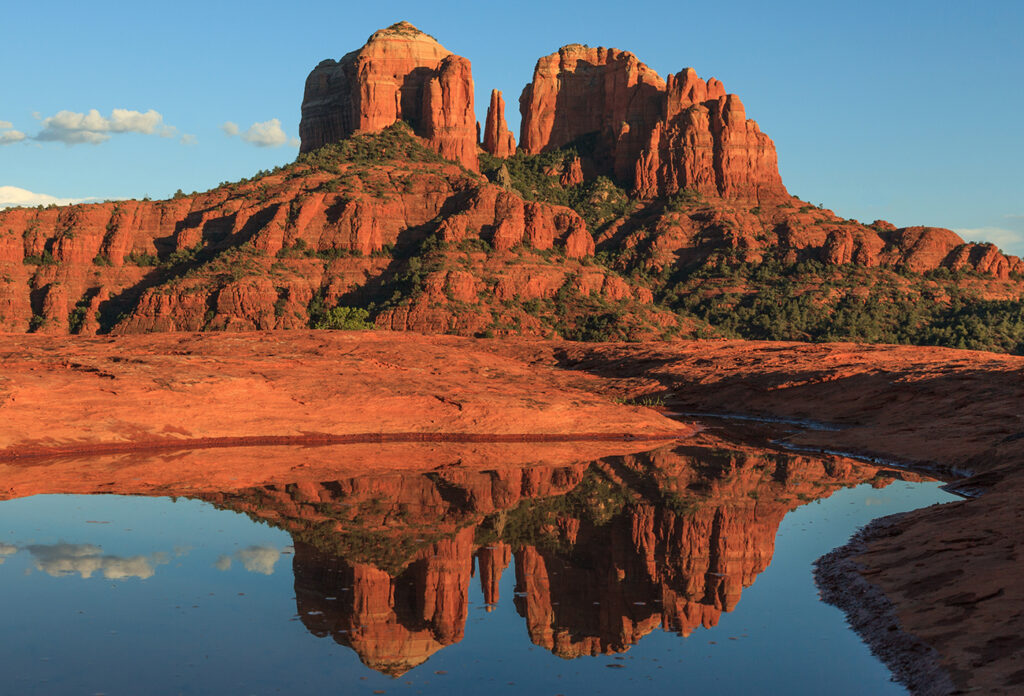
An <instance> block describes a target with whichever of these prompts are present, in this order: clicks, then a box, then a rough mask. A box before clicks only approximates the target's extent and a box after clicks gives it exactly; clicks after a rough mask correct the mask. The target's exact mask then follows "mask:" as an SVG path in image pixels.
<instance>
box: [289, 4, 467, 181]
mask: <svg viewBox="0 0 1024 696" xmlns="http://www.w3.org/2000/svg"><path fill="white" fill-rule="evenodd" d="M395 121H405V122H407V123H409V124H410V125H411V126H412V128H413V130H414V131H415V132H416V134H417V135H420V136H422V137H423V138H425V139H426V140H427V142H428V143H429V144H430V146H431V147H432V148H433V149H434V151H435V152H437V153H438V154H440V155H441V156H442V157H445V158H447V159H450V160H454V161H456V162H459V163H461V164H462V165H463V166H465V167H466V168H468V169H473V170H475V169H476V167H477V162H476V118H475V116H474V115H473V77H472V72H471V69H470V64H469V61H468V60H466V59H465V58H462V57H459V56H456V55H453V54H452V53H451V51H449V50H447V49H446V48H444V47H443V46H442V45H441V44H439V43H438V42H437V41H436V40H435V39H434V38H433V37H432V36H430V35H428V34H425V33H423V32H421V31H420V30H419V29H417V28H416V27H414V26H413V25H411V24H409V23H408V22H399V23H397V24H393V25H392V26H390V27H388V28H387V29H381V30H380V31H378V32H376V33H374V34H373V35H372V36H370V38H369V39H368V40H367V42H366V45H365V46H363V47H362V48H360V49H358V50H356V51H353V52H351V53H349V54H347V55H345V57H343V58H342V59H341V60H340V61H334V60H325V61H322V62H321V63H320V64H319V65H317V66H316V68H314V69H313V72H311V73H310V74H309V77H307V78H306V90H305V94H304V96H303V99H302V120H301V122H300V123H299V137H300V139H301V141H302V144H301V146H300V152H311V151H313V150H315V149H317V148H319V147H322V146H323V145H326V144H328V143H332V142H336V141H338V140H342V139H344V138H347V137H348V136H350V135H352V134H353V133H354V132H356V131H369V132H374V131H379V130H381V129H383V128H385V127H387V126H390V125H391V124H392V123H394V122H395Z"/></svg>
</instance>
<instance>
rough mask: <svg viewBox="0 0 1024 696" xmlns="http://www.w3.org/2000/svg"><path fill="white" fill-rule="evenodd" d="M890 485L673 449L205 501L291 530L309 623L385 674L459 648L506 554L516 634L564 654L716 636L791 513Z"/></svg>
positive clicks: (781, 463) (795, 460) (276, 489)
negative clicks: (701, 632) (519, 623)
mask: <svg viewBox="0 0 1024 696" xmlns="http://www.w3.org/2000/svg"><path fill="white" fill-rule="evenodd" d="M895 476H903V475H901V474H898V473H897V472H893V471H887V470H882V469H879V468H878V467H873V466H864V465H862V464H860V463H857V462H854V461H852V460H848V459H842V458H837V457H827V458H811V457H804V456H792V455H788V454H779V453H771V452H756V451H722V450H702V449H697V448H691V447H684V446H675V447H665V448H662V449H659V450H655V451H652V452H647V453H644V454H641V455H632V456H626V457H614V458H608V459H602V460H598V461H594V462H586V463H580V464H576V465H572V466H558V467H545V466H543V465H539V466H534V467H516V468H508V469H500V468H499V469H494V470H491V471H462V470H450V471H444V472H435V473H431V474H423V475H392V476H380V477H362V478H350V479H345V480H341V481H333V482H321V483H309V482H306V483H296V484H291V485H286V486H267V487H262V488H254V489H247V490H244V491H241V492H240V493H237V494H221V495H217V496H208V497H206V496H204V497H206V499H208V500H210V501H211V502H213V503H215V504H216V505H218V506H222V507H225V508H230V509H234V510H237V511H240V512H245V513H246V514H248V515H249V516H251V517H253V518H255V519H261V520H265V521H268V522H270V523H271V524H273V525H274V526H277V527H280V528H282V529H285V530H288V531H289V532H291V534H292V537H293V539H294V541H295V557H294V560H293V570H294V573H295V596H296V604H297V610H298V614H299V615H300V616H301V618H302V621H303V623H304V624H305V626H306V627H307V628H308V629H309V631H310V632H312V633H313V634H315V635H317V636H321V637H325V636H331V637H332V638H333V639H334V640H335V641H337V642H338V643H339V644H341V645H346V646H349V647H351V648H352V649H353V650H355V651H356V652H357V653H358V654H359V656H360V658H361V659H362V661H363V662H364V663H365V664H366V665H368V666H369V667H371V668H373V669H376V670H378V671H381V672H384V673H387V674H392V675H399V674H402V673H404V672H406V671H407V670H409V669H411V668H412V667H415V666H416V665H419V664H422V663H423V662H424V661H426V660H427V659H428V658H429V657H430V656H431V655H432V654H434V653H435V652H437V651H438V650H440V649H441V648H442V647H444V646H446V645H451V644H453V643H457V642H459V641H460V640H461V639H462V637H463V635H464V630H465V624H466V619H467V614H468V594H469V588H470V584H471V582H473V579H474V576H475V575H476V574H477V573H479V582H480V584H481V589H482V591H483V597H484V600H485V602H487V603H488V604H489V605H493V604H495V603H497V602H498V601H500V600H502V599H503V598H501V597H500V591H499V583H500V580H501V577H502V574H503V572H504V571H505V570H506V569H508V568H509V566H510V565H512V561H513V560H514V572H515V596H514V598H513V601H514V605H515V608H516V611H517V612H518V613H519V615H520V616H522V617H523V618H524V620H525V622H526V628H527V632H528V634H529V637H530V640H531V641H532V642H533V643H534V644H536V645H538V646H541V647H544V648H545V649H548V650H550V651H551V652H553V653H555V654H557V655H559V656H561V657H566V658H571V657H577V656H580V655H598V654H607V653H615V652H623V651H625V650H628V649H629V647H630V646H631V645H633V644H634V643H636V642H637V641H638V640H639V639H640V638H642V637H643V636H645V635H646V634H648V633H650V632H651V631H653V630H655V629H657V628H661V629H663V630H666V631H672V632H675V633H678V634H681V635H684V636H685V635H689V634H690V633H691V632H692V631H693V630H694V629H696V628H697V627H704V628H710V627H713V626H715V625H716V623H717V622H718V619H719V616H720V615H721V613H722V612H728V611H732V610H733V609H734V608H735V607H736V605H737V603H738V602H739V601H740V598H741V594H742V591H743V589H744V588H746V587H748V586H750V585H751V584H752V583H753V582H754V580H755V579H756V578H757V576H758V574H759V573H761V572H762V571H763V570H765V568H767V567H768V565H769V564H770V562H771V559H772V554H773V552H774V543H775V535H776V532H777V530H778V527H779V524H780V522H781V521H782V518H783V517H784V516H785V515H786V513H787V512H789V511H790V510H792V509H794V508H796V507H798V506H800V505H802V504H804V503H805V502H809V501H812V500H815V499H819V498H823V497H827V496H829V495H830V494H831V493H832V492H833V491H835V490H836V489H838V488H842V487H847V486H852V485H856V484H860V483H872V484H874V485H886V484H888V483H889V482H891V481H892V480H893V478H894V477H895ZM508 599H509V598H507V597H506V598H504V600H506V601H507V600H508Z"/></svg>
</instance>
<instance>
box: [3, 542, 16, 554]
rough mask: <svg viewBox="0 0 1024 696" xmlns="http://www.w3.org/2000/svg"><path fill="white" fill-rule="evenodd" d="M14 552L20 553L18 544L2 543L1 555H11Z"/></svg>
mask: <svg viewBox="0 0 1024 696" xmlns="http://www.w3.org/2000/svg"><path fill="white" fill-rule="evenodd" d="M12 553H18V547H17V546H11V545H10V544H0V556H10V555H11V554H12Z"/></svg>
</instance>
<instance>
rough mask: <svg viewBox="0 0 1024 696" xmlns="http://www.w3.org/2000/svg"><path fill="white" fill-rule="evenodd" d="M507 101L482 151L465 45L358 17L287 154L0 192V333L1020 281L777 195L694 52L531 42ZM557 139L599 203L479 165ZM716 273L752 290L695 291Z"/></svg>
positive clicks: (257, 324)
mask: <svg viewBox="0 0 1024 696" xmlns="http://www.w3.org/2000/svg"><path fill="white" fill-rule="evenodd" d="M519 103H520V110H521V112H522V114H521V115H522V120H521V123H522V130H521V133H520V144H519V147H518V149H516V148H515V140H514V137H513V136H512V134H511V133H510V132H509V131H508V127H507V122H506V121H505V117H504V100H503V98H502V95H501V93H500V92H492V94H491V100H490V104H489V108H488V117H487V119H486V123H485V128H484V132H483V137H484V142H483V148H484V149H480V148H479V147H478V144H477V135H476V130H477V129H476V124H475V117H474V115H473V113H474V112H473V82H472V76H471V68H470V64H469V61H468V60H466V59H464V58H461V57H458V56H454V55H452V54H451V53H450V52H449V51H447V50H446V49H444V48H443V47H442V46H441V45H440V44H439V43H438V42H437V41H436V40H434V39H433V38H431V37H429V36H428V35H426V34H424V33H423V32H420V31H419V30H418V29H416V28H415V27H413V26H412V25H410V24H408V23H399V24H396V25H394V26H392V27H389V28H387V29H383V30H381V31H378V32H376V33H375V34H373V35H372V36H371V37H370V39H369V40H368V41H367V43H366V45H365V46H363V47H362V48H360V49H358V50H356V51H353V52H351V53H348V54H347V55H345V56H344V57H343V58H341V60H339V61H335V60H327V61H324V62H322V63H321V64H320V65H318V66H317V67H316V68H315V69H314V70H313V71H312V72H311V73H310V75H309V77H308V79H307V81H306V90H305V94H304V98H303V103H302V114H303V116H302V123H301V126H300V132H301V136H302V148H301V149H302V152H303V154H302V155H300V158H299V160H298V161H297V162H296V163H294V164H290V165H287V166H285V167H281V168H279V169H278V170H276V171H274V172H269V173H268V172H263V173H260V174H259V175H257V176H255V177H253V178H252V179H250V180H244V181H241V182H237V183H233V184H230V183H225V184H223V185H221V186H219V187H217V188H216V189H213V190H211V191H207V192H203V193H194V194H191V195H184V194H182V195H177V196H175V197H174V198H172V199H170V200H165V201H119V202H108V203H97V204H83V205H74V206H64V207H51V208H44V209H37V208H19V209H10V210H5V211H0V330H2V331H11V332H26V331H34V332H40V333H53V334H66V333H76V334H85V335H92V334H96V333H114V334H127V333H146V332H152V331H181V330H187V331H196V330H235V331H238V330H243V331H244V330H267V329H295V328H302V327H308V326H311V325H314V324H315V323H316V316H315V313H314V311H313V307H314V306H320V307H325V308H331V307H333V306H335V305H338V304H344V305H347V306H360V307H368V308H371V310H372V313H373V314H372V316H371V317H370V319H371V321H373V322H374V323H376V324H377V325H378V326H381V327H386V328H390V329H395V330H413V331H419V332H424V333H454V334H460V335H465V336H472V335H478V334H494V335H497V336H502V335H509V334H519V335H534V336H541V337H551V336H566V335H575V334H579V333H583V332H585V331H586V329H587V321H588V315H589V313H590V312H592V311H593V310H594V309H595V308H597V307H598V306H599V305H604V306H608V307H611V308H613V309H614V313H615V314H616V315H617V316H620V317H623V318H622V319H621V320H620V323H622V324H623V325H624V327H625V328H624V329H623V331H628V333H629V336H630V337H631V338H634V339H637V340H646V339H651V338H662V337H664V336H668V335H676V336H681V337H686V336H695V335H698V333H702V334H706V333H708V332H711V333H713V331H711V329H709V328H708V327H702V326H701V325H699V322H695V321H694V320H693V318H692V317H689V316H685V315H681V314H679V313H677V311H675V310H673V309H672V308H670V307H666V306H665V305H664V304H663V301H662V300H661V299H660V298H661V297H663V296H664V295H665V294H666V293H668V292H669V291H670V290H671V287H670V285H669V281H668V280H666V278H668V279H671V278H673V277H675V276H674V273H677V272H684V273H691V272H693V271H694V270H698V269H700V268H703V267H709V266H710V267H713V266H714V265H715V264H716V263H718V262H719V261H721V260H722V259H731V261H732V262H736V263H739V262H742V263H746V264H753V265H756V264H760V263H764V262H769V261H771V262H778V263H781V264H784V265H786V264H788V265H792V264H798V263H800V262H805V261H808V262H809V261H813V262H818V263H822V264H826V265H827V266H828V267H829V268H835V269H839V268H843V269H852V268H859V269H868V271H870V272H869V273H865V274H862V275H861V276H858V278H859V279H860V280H859V281H858V282H863V283H869V284H870V283H872V282H875V281H874V280H872V279H875V280H877V281H878V282H879V283H882V284H885V283H890V284H896V285H899V284H904V285H907V284H909V283H910V281H908V280H907V279H906V278H903V277H901V276H899V275H898V273H910V274H925V273H928V272H931V271H936V270H941V269H946V270H948V271H949V272H952V273H954V274H955V273H960V272H967V273H962V274H961V275H960V276H958V277H957V278H955V279H953V280H941V279H936V278H930V277H929V278H927V279H924V280H923V281H922V282H926V284H927V285H928V287H927V288H926V289H925V290H920V289H917V290H913V292H923V293H925V294H927V295H928V296H929V297H931V296H935V297H938V298H939V300H937V301H943V300H942V298H947V299H948V298H949V297H951V296H953V295H956V294H957V293H961V292H963V293H968V294H972V295H976V296H979V297H983V298H989V299H1016V298H1018V297H1019V296H1020V294H1021V292H1022V282H1021V280H1020V274H1021V273H1024V264H1022V262H1021V260H1020V259H1018V258H1017V257H1015V256H1007V255H1004V254H1003V253H1001V252H1000V251H999V249H998V248H997V247H996V246H995V245H992V244H976V243H967V242H965V241H964V240H963V239H962V238H960V237H959V236H958V235H957V234H956V233H954V232H952V231H950V230H947V229H942V228H934V227H907V228H896V227H894V226H893V225H890V224H888V223H886V222H884V221H875V222H874V223H872V224H870V225H864V224H861V223H859V222H857V221H854V220H847V219H843V218H842V217H840V216H838V215H836V214H835V213H833V212H832V211H830V210H827V209H825V208H821V207H816V206H812V205H809V204H807V203H806V202H804V201H801V200H799V199H797V198H795V197H792V196H789V195H788V193H787V191H786V189H785V187H784V186H783V184H782V181H781V179H780V177H779V174H778V166H777V158H776V153H775V148H774V145H773V144H772V142H771V140H770V139H769V138H768V137H767V136H766V135H765V134H763V133H761V132H760V130H759V128H758V127H757V125H756V124H755V123H754V122H753V121H751V120H748V119H747V118H746V112H745V109H744V107H743V105H742V103H741V101H740V99H739V97H737V96H736V95H732V94H728V93H726V91H725V88H724V86H723V85H722V83H721V82H720V81H718V80H716V79H714V78H710V79H707V80H704V79H701V78H699V77H698V76H697V75H696V73H695V72H694V71H693V70H692V69H685V70H682V71H680V72H679V73H677V74H675V75H670V76H669V77H668V79H667V80H662V79H661V78H660V77H659V76H658V75H657V74H656V73H655V72H654V71H653V70H651V69H650V68H649V67H647V66H646V65H644V64H643V63H642V62H640V61H639V59H637V58H636V56H634V55H633V54H631V53H628V52H625V51H619V50H616V49H605V48H588V47H584V46H580V45H575V44H574V45H570V46H566V47H564V48H562V49H561V50H559V51H558V52H557V53H554V54H552V55H549V56H545V57H543V58H541V59H540V60H539V61H538V62H537V66H536V69H535V71H534V76H533V79H532V81H531V82H530V83H529V84H528V85H527V86H526V88H525V89H524V90H523V94H522V96H521V97H520V100H519ZM410 132H411V134H410ZM320 146H325V147H324V148H321V149H319V150H318V149H317V148H318V147H320ZM568 146H572V147H574V148H575V150H567V151H566V152H567V153H568V154H566V156H565V158H564V159H563V160H561V161H556V162H555V163H554V164H553V165H552V166H551V167H550V168H549V170H548V171H547V172H546V173H545V175H544V176H545V177H546V178H547V180H548V181H549V182H550V185H551V187H552V188H553V190H561V191H562V193H563V196H564V195H567V194H568V193H572V192H578V191H580V190H584V189H585V190H586V191H589V192H590V193H589V194H588V195H589V198H588V199H587V202H586V205H588V206H591V210H598V211H599V210H600V209H601V206H604V205H609V204H610V203H611V202H614V201H615V200H617V199H616V198H615V196H619V195H621V196H623V197H625V196H626V193H625V192H627V191H628V192H630V193H631V195H632V196H633V197H632V198H629V199H628V200H627V199H626V198H623V199H622V201H620V203H618V204H616V205H620V208H616V210H618V211H619V212H615V213H592V214H589V220H588V219H585V218H584V217H583V216H582V215H581V214H580V213H579V211H577V210H575V209H573V208H570V207H567V206H565V205H561V204H555V203H551V202H545V201H544V200H542V198H543V196H538V195H534V194H533V193H531V192H529V191H520V190H519V189H517V188H515V186H513V185H512V184H511V183H510V180H509V178H508V172H507V171H504V175H502V173H501V171H498V172H497V173H496V174H494V177H493V178H494V180H488V179H487V178H485V177H483V176H480V175H479V174H478V173H477V170H478V168H479V166H478V164H479V163H478V159H479V157H478V156H479V155H481V154H483V153H485V152H489V153H490V155H494V156H497V157H498V158H499V161H500V158H501V157H506V158H507V157H509V156H513V152H517V153H519V154H516V155H514V156H515V157H517V158H518V157H531V156H536V157H541V156H546V155H550V154H551V153H552V152H561V150H558V148H562V147H568ZM332 147H333V148H336V149H335V150H331V148H332ZM605 178H608V179H609V180H614V181H615V182H617V184H616V185H618V186H620V187H622V188H621V189H620V191H621V192H622V193H619V194H616V193H614V191H611V192H610V190H609V189H608V188H607V187H604V188H602V186H604V185H603V184H602V183H601V182H602V181H605ZM591 186H592V187H594V188H593V189H592V190H591V189H589V188H587V187H591ZM613 187H614V185H613ZM573 195H575V194H573ZM556 198H557V197H556ZM594 206H596V208H594ZM582 209H583V208H581V210H582ZM609 259H617V260H615V261H614V262H613V261H609ZM413 260H415V261H416V263H417V264H418V267H414V266H413ZM844 272H845V271H844ZM820 285H821V281H814V280H811V281H809V283H808V289H809V290H811V291H814V292H817V293H818V295H816V296H817V297H819V299H820V301H822V302H824V301H826V300H827V299H828V297H827V295H828V293H827V292H825V291H824V290H820V288H819V289H818V290H815V288H818V286H820ZM736 290H738V291H741V292H744V293H747V294H750V293H755V292H756V291H757V288H755V287H738V288H732V289H730V288H729V287H725V288H721V287H716V286H715V287H708V288H703V287H701V288H700V292H706V293H708V294H710V295H715V294H716V293H717V294H721V293H728V292H730V291H736ZM855 294H856V293H855ZM929 301H932V300H929ZM548 304H551V305H553V306H554V309H552V308H551V307H550V306H548ZM563 309H567V310H568V311H563Z"/></svg>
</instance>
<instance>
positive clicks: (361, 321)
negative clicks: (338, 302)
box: [310, 307, 376, 331]
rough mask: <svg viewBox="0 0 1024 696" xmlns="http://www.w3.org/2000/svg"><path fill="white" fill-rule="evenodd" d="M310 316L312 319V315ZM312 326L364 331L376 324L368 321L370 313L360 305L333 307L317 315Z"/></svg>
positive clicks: (315, 327)
mask: <svg viewBox="0 0 1024 696" xmlns="http://www.w3.org/2000/svg"><path fill="white" fill-rule="evenodd" d="M310 318H311V319H312V316H311V317H310ZM313 328H314V329H333V330H336V331H365V330H368V329H374V328H376V326H375V325H374V324H373V323H372V322H371V321H370V313H369V312H367V311H366V310H365V309H362V308H361V307H334V308H332V309H328V310H327V311H326V312H324V313H323V314H321V315H320V316H319V317H317V318H316V319H315V320H314V321H313Z"/></svg>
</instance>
